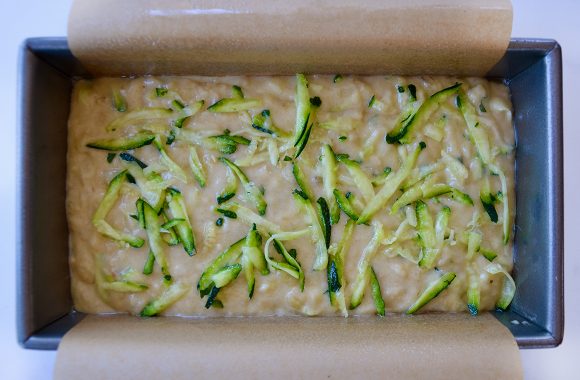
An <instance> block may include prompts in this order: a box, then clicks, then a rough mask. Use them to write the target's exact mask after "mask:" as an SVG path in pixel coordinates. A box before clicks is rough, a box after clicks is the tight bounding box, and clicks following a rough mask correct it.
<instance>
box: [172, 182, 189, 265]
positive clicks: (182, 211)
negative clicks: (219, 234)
mask: <svg viewBox="0 0 580 380" xmlns="http://www.w3.org/2000/svg"><path fill="white" fill-rule="evenodd" d="M166 200H167V205H168V206H169V211H170V212H171V215H172V217H173V220H180V222H179V223H177V224H176V225H175V232H176V233H177V236H179V241H181V242H182V244H183V249H185V252H187V254H188V255H189V256H193V255H195V253H196V248H195V237H194V235H193V229H192V227H191V222H190V221H189V216H188V215H187V208H186V207H185V201H184V200H183V195H181V192H180V191H179V190H177V189H174V188H171V187H170V188H168V189H167V199H166Z"/></svg>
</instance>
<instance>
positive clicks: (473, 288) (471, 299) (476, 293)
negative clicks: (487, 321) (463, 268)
mask: <svg viewBox="0 0 580 380" xmlns="http://www.w3.org/2000/svg"><path fill="white" fill-rule="evenodd" d="M467 284H468V285H467V310H469V313H470V314H471V315H474V316H475V315H477V314H478V313H479V306H480V305H479V304H480V300H481V290H480V287H479V274H478V273H477V272H476V270H475V268H474V265H473V264H469V265H467Z"/></svg>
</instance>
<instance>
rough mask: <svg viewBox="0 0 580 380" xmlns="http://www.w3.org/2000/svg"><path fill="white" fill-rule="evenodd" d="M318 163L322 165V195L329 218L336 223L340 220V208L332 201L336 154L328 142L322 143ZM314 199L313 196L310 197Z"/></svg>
mask: <svg viewBox="0 0 580 380" xmlns="http://www.w3.org/2000/svg"><path fill="white" fill-rule="evenodd" d="M320 158H321V160H320V163H321V165H322V169H323V170H322V186H323V191H324V197H325V198H326V201H327V202H328V205H329V207H330V220H331V222H332V224H337V223H338V221H339V220H340V209H339V207H338V205H337V204H336V202H334V201H333V198H334V189H335V188H336V185H337V170H338V167H337V165H338V164H337V161H336V155H335V154H334V151H333V150H332V147H331V146H330V145H328V144H324V145H323V146H322V148H321V153H320ZM311 199H314V196H313V197H312V198H311Z"/></svg>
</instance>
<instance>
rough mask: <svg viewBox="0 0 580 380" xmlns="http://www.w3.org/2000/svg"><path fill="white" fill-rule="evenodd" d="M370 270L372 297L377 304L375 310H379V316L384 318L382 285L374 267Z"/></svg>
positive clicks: (370, 267)
mask: <svg viewBox="0 0 580 380" xmlns="http://www.w3.org/2000/svg"><path fill="white" fill-rule="evenodd" d="M369 270H370V272H371V295H372V297H373V301H374V303H375V309H377V315H379V316H382V317H384V316H385V300H384V299H383V295H382V294H381V284H380V283H379V279H378V278H377V274H376V273H375V270H374V269H373V267H372V266H369Z"/></svg>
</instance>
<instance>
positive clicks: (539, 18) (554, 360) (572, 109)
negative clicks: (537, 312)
mask: <svg viewBox="0 0 580 380" xmlns="http://www.w3.org/2000/svg"><path fill="white" fill-rule="evenodd" d="M71 2H72V0H52V1H46V0H29V1H22V0H20V1H10V2H8V1H5V2H3V4H2V7H1V8H2V11H1V12H0V25H1V26H2V33H1V34H0V52H2V56H1V59H0V104H2V106H3V107H2V112H0V131H2V135H3V138H2V141H3V144H2V148H1V149H0V173H1V178H2V179H0V199H1V200H2V202H3V205H4V207H3V208H2V209H3V212H2V213H0V242H2V245H1V246H2V248H1V251H2V255H1V256H0V257H1V258H2V259H1V262H0V284H1V286H0V358H2V359H1V360H0V363H1V364H0V379H44V378H51V374H52V369H53V367H54V361H55V357H56V353H55V352H42V351H30V350H23V349H21V348H20V347H19V346H18V345H17V343H16V335H15V312H14V305H15V290H14V288H15V281H16V280H15V270H14V269H15V254H14V252H15V226H14V220H15V215H16V214H15V213H16V212H17V210H15V207H14V206H13V205H14V201H15V194H14V192H15V191H14V190H15V184H14V179H15V159H16V147H15V141H16V128H15V126H16V112H15V110H16V63H17V60H16V57H17V48H18V46H19V44H20V43H21V41H22V40H23V39H24V38H26V37H39V36H64V35H66V23H67V16H68V11H69V8H70V4H71ZM513 3H514V13H515V15H514V29H513V33H512V35H513V36H514V37H545V38H554V39H556V40H557V41H558V42H560V44H561V45H562V48H563V53H564V140H565V142H564V145H565V147H564V151H565V177H566V185H565V193H566V197H565V204H566V213H565V221H566V241H565V248H566V253H567V256H566V295H567V298H566V333H565V336H564V343H563V344H562V345H561V346H560V347H558V348H556V349H544V350H524V351H521V354H522V358H523V363H524V368H525V374H526V379H548V378H550V379H577V378H579V376H580V375H579V374H578V371H577V368H578V360H579V359H580V297H579V296H578V294H577V293H578V292H579V291H580V276H579V275H578V273H579V272H580V255H579V254H578V248H577V247H576V245H575V244H574V243H573V242H574V241H575V236H574V234H575V233H578V232H580V196H578V192H577V191H578V189H580V171H579V169H578V163H579V162H580V149H579V148H578V146H577V145H578V142H579V141H580V127H579V123H580V122H579V121H578V120H580V95H578V91H579V90H578V89H580V42H579V41H578V38H580V20H579V18H578V15H580V1H574V0H557V1H539V0H527V1H524V0H513ZM574 89H577V90H574ZM6 206H8V209H6ZM574 289H575V291H574Z"/></svg>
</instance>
